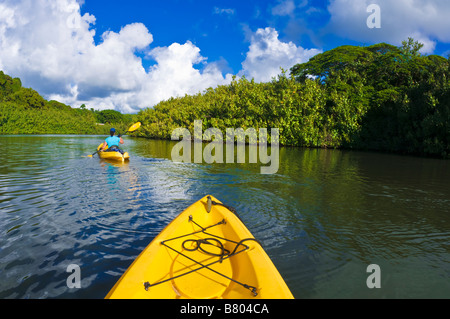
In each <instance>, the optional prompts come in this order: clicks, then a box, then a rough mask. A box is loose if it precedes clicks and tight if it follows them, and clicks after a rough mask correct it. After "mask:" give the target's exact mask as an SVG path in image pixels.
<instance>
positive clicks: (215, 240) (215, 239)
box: [144, 216, 261, 297]
mask: <svg viewBox="0 0 450 319" xmlns="http://www.w3.org/2000/svg"><path fill="white" fill-rule="evenodd" d="M189 222H193V223H194V224H195V225H197V226H198V227H199V228H200V229H201V230H199V231H195V232H192V233H189V234H185V235H181V236H178V237H175V238H170V239H167V240H165V241H162V242H161V245H164V246H166V247H167V248H169V249H171V250H172V251H174V252H176V253H178V254H179V255H181V256H183V257H185V258H187V259H189V260H191V261H193V262H195V263H196V264H198V265H199V267H198V268H196V269H193V270H190V271H187V272H185V273H183V274H180V275H177V276H174V277H171V278H168V279H165V280H162V281H159V282H156V283H153V284H151V283H149V282H145V283H144V288H145V290H146V291H148V289H149V288H150V287H152V286H156V285H159V284H162V283H165V282H167V281H171V280H174V279H176V278H179V277H182V276H186V275H188V274H191V273H193V272H196V271H198V270H201V269H204V268H206V269H208V270H210V271H212V272H214V273H216V274H218V275H220V276H222V277H225V278H227V279H229V280H231V281H233V282H235V283H237V284H239V285H241V286H243V287H244V288H246V289H248V290H250V291H251V292H252V294H253V296H254V297H256V296H257V295H258V292H257V288H256V287H254V286H251V285H247V284H245V283H242V282H239V281H237V280H235V279H233V278H231V277H229V276H227V275H225V274H222V273H220V272H218V271H217V270H214V269H212V268H210V266H212V265H214V264H216V263H221V262H222V261H223V260H225V259H228V258H231V257H233V256H235V255H237V254H240V253H242V252H244V251H247V250H248V249H249V248H250V247H249V246H247V245H244V244H243V243H244V242H245V241H256V242H257V243H258V244H259V245H261V243H260V242H259V241H258V240H256V239H255V238H245V239H242V240H241V241H239V242H237V241H234V240H231V239H227V238H223V237H220V236H217V235H214V234H211V233H208V232H206V231H207V230H208V229H210V228H212V227H216V226H219V225H224V224H226V221H225V219H223V220H222V221H220V222H218V223H216V224H214V225H211V226H207V227H202V226H201V225H199V224H198V223H196V222H195V221H194V219H193V217H192V216H189ZM198 233H203V234H205V235H208V236H211V237H208V238H202V239H186V240H184V241H183V242H182V244H181V247H182V248H183V249H184V250H186V251H188V252H192V251H196V250H200V251H202V252H203V253H205V254H208V255H212V256H216V257H219V259H218V260H215V261H213V262H210V263H208V264H206V265H205V264H202V263H201V262H199V261H197V260H195V259H193V258H191V257H189V256H187V255H186V254H184V253H183V252H181V251H178V250H177V249H175V248H173V247H171V246H170V245H168V244H167V242H170V241H173V240H176V239H180V238H183V237H188V236H191V235H195V234H198ZM219 239H221V240H224V241H226V242H232V243H234V244H235V247H234V249H233V251H232V252H230V251H229V250H228V249H226V248H225V247H224V244H223V243H222V242H221V241H220V240H219ZM188 244H189V245H188ZM202 245H203V246H204V245H207V246H215V247H216V248H218V249H219V251H220V253H215V252H211V251H210V250H208V249H205V248H203V247H202ZM240 247H241V249H239V248H240ZM214 249H215V248H214Z"/></svg>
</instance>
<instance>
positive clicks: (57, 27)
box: [0, 0, 320, 112]
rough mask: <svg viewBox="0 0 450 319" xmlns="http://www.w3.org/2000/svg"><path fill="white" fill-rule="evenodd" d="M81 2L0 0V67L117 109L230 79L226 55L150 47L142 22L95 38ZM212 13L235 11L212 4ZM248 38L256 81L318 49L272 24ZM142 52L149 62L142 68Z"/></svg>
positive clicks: (183, 46) (248, 67)
mask: <svg viewBox="0 0 450 319" xmlns="http://www.w3.org/2000/svg"><path fill="white" fill-rule="evenodd" d="M288 2H289V1H288ZM81 3H82V2H81V1H76V0H1V3H0V70H3V71H4V72H5V73H7V74H9V75H11V76H14V77H20V78H21V79H22V82H23V84H24V86H27V87H32V88H34V89H36V90H37V91H38V92H39V93H41V94H42V95H43V96H44V97H45V98H47V99H54V100H58V101H60V102H63V103H66V104H68V105H71V106H73V107H79V106H80V105H81V104H86V105H87V106H88V107H89V108H94V109H116V110H119V111H122V112H135V111H138V110H139V109H141V108H146V107H152V106H154V105H155V104H157V103H158V102H160V101H161V100H166V99H169V98H170V97H176V96H183V95H185V94H196V93H198V92H201V91H203V90H205V89H206V88H208V87H215V86H217V85H221V84H227V83H230V82H231V79H232V75H231V74H226V75H224V73H225V72H224V69H226V68H225V67H224V61H223V60H221V61H217V62H214V61H213V62H211V61H208V60H207V58H206V57H204V56H202V54H201V52H200V48H198V47H197V46H196V45H194V44H193V43H192V42H190V41H187V42H186V43H173V44H171V45H169V46H165V47H151V44H152V43H153V35H152V34H151V33H150V31H149V30H148V29H147V27H146V26H145V25H144V24H142V23H131V24H128V25H125V26H123V27H122V28H121V30H119V31H117V32H115V31H107V32H105V33H103V34H101V37H100V41H97V43H96V41H95V36H96V30H95V22H96V19H95V17H94V16H93V15H90V14H88V13H86V14H84V15H81V13H80V12H81V11H80V4H81ZM281 4H282V2H280V5H281ZM284 8H285V11H282V8H281V7H280V8H279V10H281V11H279V13H283V12H285V13H287V12H288V11H289V10H291V5H289V4H287V7H284ZM283 10H284V9H283ZM215 13H217V14H233V13H234V11H230V10H229V9H219V8H217V9H215ZM249 40H250V46H249V50H248V52H247V55H246V58H245V61H244V62H243V63H242V71H241V72H239V73H238V75H239V76H240V75H245V76H247V77H249V78H255V80H256V81H270V80H271V78H272V77H274V76H276V75H278V74H279V73H280V67H282V68H285V69H289V68H290V67H292V66H293V65H294V64H296V63H301V62H305V61H307V60H308V59H309V58H310V57H312V56H313V55H315V54H317V53H319V52H320V51H318V50H315V49H313V50H305V49H303V48H302V47H299V46H296V45H295V44H294V43H292V42H289V43H286V42H282V41H280V40H279V39H278V32H277V31H276V30H275V29H273V28H266V29H258V30H257V31H256V32H254V33H253V32H251V35H250V37H249ZM143 56H145V57H146V58H148V59H151V60H152V61H153V62H154V64H153V65H152V66H151V67H149V68H148V69H145V68H144V66H143V61H142V58H141V57H143ZM225 64H226V63H225Z"/></svg>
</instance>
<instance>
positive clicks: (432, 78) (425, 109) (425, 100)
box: [0, 39, 450, 158]
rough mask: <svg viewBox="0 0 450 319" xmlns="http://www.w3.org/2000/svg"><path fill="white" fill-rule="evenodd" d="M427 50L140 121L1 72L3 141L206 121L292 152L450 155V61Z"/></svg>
mask: <svg viewBox="0 0 450 319" xmlns="http://www.w3.org/2000/svg"><path fill="white" fill-rule="evenodd" d="M421 46H422V45H421V44H420V43H418V42H415V41H414V40H413V39H408V41H405V42H403V45H402V46H401V47H395V46H392V45H389V44H385V43H381V44H377V45H373V46H368V47H358V46H341V47H338V48H335V49H333V50H330V51H327V52H324V53H322V54H319V55H316V56H315V57H313V58H311V59H310V60H309V61H308V62H306V63H303V64H298V65H295V66H293V67H292V68H291V70H290V74H289V75H287V74H286V71H283V73H282V74H281V75H280V76H278V77H277V78H274V79H272V81H270V82H267V83H256V82H255V81H253V80H248V79H246V78H245V77H242V78H239V79H237V78H234V79H233V81H232V82H231V84H229V85H221V86H218V87H216V88H209V89H207V90H205V91H204V92H202V93H198V94H196V95H186V96H184V97H178V98H171V99H169V100H167V101H162V102H160V103H159V104H157V105H156V106H155V107H153V108H148V109H145V110H142V111H140V112H139V113H138V114H137V115H130V114H127V115H123V114H121V113H120V112H117V111H114V110H104V111H94V110H93V109H90V110H88V109H87V108H86V106H85V105H82V106H81V107H80V108H75V109H74V108H71V107H70V106H67V105H65V104H62V103H59V102H57V101H46V100H45V99H44V98H42V97H41V96H40V95H39V94H38V93H37V92H36V91H34V90H33V89H29V88H24V87H22V83H21V81H20V79H18V78H11V77H10V76H8V75H5V74H4V73H3V72H1V71H0V134H107V133H108V130H109V127H110V126H112V125H114V126H116V128H117V129H118V130H119V131H125V130H126V128H127V127H128V126H129V125H130V124H131V123H133V122H136V121H138V120H139V121H141V122H142V124H143V126H142V127H141V129H140V130H139V131H137V132H136V133H134V134H135V135H137V136H142V137H147V138H158V139H170V138H171V134H172V132H173V131H174V130H175V129H176V128H179V127H183V128H188V129H189V130H190V131H191V134H193V128H194V121H195V120H202V122H203V130H206V129H207V128H209V127H216V128H219V129H220V130H221V131H222V132H223V134H224V136H225V130H226V128H239V127H242V128H243V129H247V128H250V127H252V128H255V129H256V130H257V131H258V129H259V128H268V129H269V131H270V128H278V129H279V131H280V138H279V142H280V143H281V144H282V145H285V146H302V147H328V148H349V149H362V150H379V151H387V152H396V153H403V154H415V155H426V156H436V157H443V158H450V57H449V59H445V58H443V57H441V56H436V55H429V56H426V55H421V54H420V53H419V50H420V48H421ZM97 123H108V125H105V126H100V125H98V124H97ZM269 135H270V134H269Z"/></svg>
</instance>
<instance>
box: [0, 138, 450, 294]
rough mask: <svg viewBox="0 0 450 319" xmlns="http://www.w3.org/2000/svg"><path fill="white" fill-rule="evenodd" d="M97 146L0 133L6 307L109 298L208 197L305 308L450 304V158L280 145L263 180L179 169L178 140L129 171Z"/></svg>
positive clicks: (218, 168) (0, 275)
mask: <svg viewBox="0 0 450 319" xmlns="http://www.w3.org/2000/svg"><path fill="white" fill-rule="evenodd" d="M102 139H103V137H99V136H0V148H1V150H2V153H3V158H2V161H1V162H0V234H1V235H0V298H104V297H105V295H106V294H107V293H108V291H109V290H110V289H111V288H112V286H113V285H114V283H115V282H116V281H117V280H118V279H119V277H120V276H121V274H122V273H123V272H124V271H125V270H126V269H127V268H128V266H129V265H130V264H131V262H132V261H133V260H134V259H135V258H136V256H137V255H138V254H139V253H140V252H141V251H142V249H144V248H145V247H146V246H147V245H148V243H149V242H150V241H151V240H152V239H153V238H154V237H155V236H156V235H157V234H158V233H159V232H160V231H161V230H162V229H163V228H164V227H165V226H166V225H167V224H168V223H169V222H170V221H171V220H172V219H173V218H174V217H176V216H177V215H178V214H179V213H180V212H181V211H182V210H184V209H185V208H187V207H188V206H189V205H190V204H192V203H193V202H195V201H197V200H199V199H200V198H202V197H203V196H205V195H207V194H211V195H214V196H215V197H217V198H218V199H219V200H221V201H222V202H224V203H226V204H228V205H231V206H234V207H235V208H236V209H237V211H238V212H239V215H240V216H241V218H242V219H243V221H244V223H245V224H246V225H247V227H248V228H249V229H250V231H251V232H252V233H253V235H254V236H255V237H256V238H257V239H259V240H260V241H261V242H262V244H263V246H264V248H265V250H266V251H267V253H268V254H269V256H270V257H271V259H272V260H273V262H274V264H275V265H276V267H277V268H278V270H279V271H280V273H281V274H282V276H283V277H284V278H285V280H286V283H287V284H288V286H289V287H290V289H291V291H292V293H293V294H294V296H295V297H296V298H450V280H449V279H450V245H449V244H450V215H449V213H450V187H449V183H450V161H443V160H434V159H421V158H414V157H402V156H395V155H386V154H376V153H363V152H347V151H336V150H307V149H294V148H292V149H291V148H282V149H281V150H280V168H279V170H278V173H277V174H275V175H261V174H260V173H259V172H260V164H213V165H208V164H176V163H173V162H172V161H171V160H170V153H171V149H172V147H173V146H174V145H175V143H174V142H169V141H151V140H145V139H132V138H125V140H126V144H125V147H124V148H126V150H128V151H129V152H130V154H131V161H130V162H129V163H126V164H123V165H114V164H112V163H108V162H104V161H102V160H100V159H98V158H97V157H94V158H86V157H82V156H83V155H88V154H91V153H93V152H94V150H95V149H96V147H97V145H98V144H99V143H100V142H101V140H102ZM71 264H77V265H79V266H80V267H81V278H82V280H81V286H82V287H81V288H80V289H69V288H68V287H67V284H66V280H67V278H68V276H69V275H70V273H68V272H67V271H66V270H67V266H69V265H71ZM370 264H377V265H379V266H380V269H381V288H380V289H369V288H368V287H367V285H366V280H367V277H368V276H369V275H370V273H367V266H368V265H370Z"/></svg>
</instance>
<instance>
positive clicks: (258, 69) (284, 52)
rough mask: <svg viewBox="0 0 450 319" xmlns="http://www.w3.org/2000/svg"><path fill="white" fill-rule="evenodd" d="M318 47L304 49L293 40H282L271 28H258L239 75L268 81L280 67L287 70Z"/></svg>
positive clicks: (307, 58)
mask: <svg viewBox="0 0 450 319" xmlns="http://www.w3.org/2000/svg"><path fill="white" fill-rule="evenodd" d="M321 52H322V51H320V50H318V49H304V48H302V47H300V46H296V45H295V44H294V43H293V42H288V43H286V42H282V41H280V40H279V39H278V32H277V31H276V30H275V29H273V28H269V27H268V28H265V29H258V30H257V31H256V32H255V33H253V34H252V36H251V43H250V47H249V51H248V53H247V56H246V59H245V61H244V62H243V63H242V67H243V69H242V71H241V72H240V75H245V76H246V77H249V78H254V79H255V81H258V82H263V81H270V80H271V78H272V77H275V76H277V75H279V74H280V73H281V70H280V68H283V69H286V70H288V69H289V68H291V67H292V66H293V65H295V64H297V63H303V62H307V61H308V60H309V59H310V58H311V57H313V56H314V55H316V54H318V53H321Z"/></svg>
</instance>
